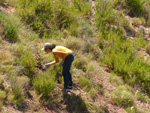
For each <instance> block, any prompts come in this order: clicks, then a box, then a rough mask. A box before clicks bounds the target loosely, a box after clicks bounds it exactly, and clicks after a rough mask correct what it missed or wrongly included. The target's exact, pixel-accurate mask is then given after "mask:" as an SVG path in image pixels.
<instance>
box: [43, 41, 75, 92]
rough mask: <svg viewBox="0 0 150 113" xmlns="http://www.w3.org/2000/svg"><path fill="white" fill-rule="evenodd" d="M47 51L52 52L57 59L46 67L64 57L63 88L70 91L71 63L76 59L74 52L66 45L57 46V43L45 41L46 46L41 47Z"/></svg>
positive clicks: (46, 65) (45, 66)
mask: <svg viewBox="0 0 150 113" xmlns="http://www.w3.org/2000/svg"><path fill="white" fill-rule="evenodd" d="M41 50H43V51H45V52H46V53H52V54H53V55H54V57H55V60H54V61H52V62H50V63H47V64H45V65H44V68H45V69H46V68H47V67H49V66H50V65H53V64H56V63H58V62H59V58H61V59H62V62H61V63H60V65H62V66H63V71H62V75H63V78H64V88H63V90H66V91H70V90H72V88H73V87H72V76H71V73H70V68H71V64H72V62H73V60H74V55H73V52H72V51H71V50H70V49H68V48H66V47H64V46H56V45H55V44H50V43H45V44H44V47H43V48H42V49H41Z"/></svg>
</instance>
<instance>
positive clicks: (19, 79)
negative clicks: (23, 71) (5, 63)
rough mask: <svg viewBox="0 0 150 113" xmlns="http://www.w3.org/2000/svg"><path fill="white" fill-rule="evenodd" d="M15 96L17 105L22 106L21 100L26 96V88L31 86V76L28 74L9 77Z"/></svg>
mask: <svg viewBox="0 0 150 113" xmlns="http://www.w3.org/2000/svg"><path fill="white" fill-rule="evenodd" d="M9 81H10V84H11V88H12V94H13V96H14V97H13V98H14V100H15V104H16V107H21V102H22V101H23V100H24V98H25V94H26V90H27V89H28V86H29V78H28V77H26V76H13V75H12V76H10V78H9Z"/></svg>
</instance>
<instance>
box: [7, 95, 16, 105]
mask: <svg viewBox="0 0 150 113" xmlns="http://www.w3.org/2000/svg"><path fill="white" fill-rule="evenodd" d="M7 100H8V102H9V103H13V102H14V100H15V96H14V95H13V94H12V93H8V94H7Z"/></svg>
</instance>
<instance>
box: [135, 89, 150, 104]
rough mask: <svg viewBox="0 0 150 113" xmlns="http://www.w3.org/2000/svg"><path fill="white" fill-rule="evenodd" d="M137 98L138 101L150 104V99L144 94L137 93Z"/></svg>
mask: <svg viewBox="0 0 150 113" xmlns="http://www.w3.org/2000/svg"><path fill="white" fill-rule="evenodd" d="M135 96H136V98H137V100H140V101H142V102H146V103H150V98H149V97H148V96H147V95H146V94H144V93H142V92H139V91H137V92H136V93H135Z"/></svg>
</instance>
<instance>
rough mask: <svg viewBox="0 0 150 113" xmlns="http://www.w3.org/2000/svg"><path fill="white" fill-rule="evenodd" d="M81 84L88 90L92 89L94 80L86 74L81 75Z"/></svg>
mask: <svg viewBox="0 0 150 113" xmlns="http://www.w3.org/2000/svg"><path fill="white" fill-rule="evenodd" d="M79 85H80V86H81V87H83V88H84V89H85V90H86V91H90V90H91V89H92V87H93V86H92V81H91V80H89V78H86V77H84V76H80V77H79Z"/></svg>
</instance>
